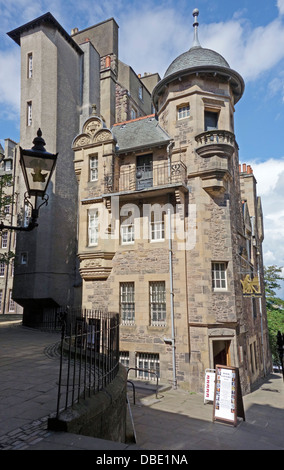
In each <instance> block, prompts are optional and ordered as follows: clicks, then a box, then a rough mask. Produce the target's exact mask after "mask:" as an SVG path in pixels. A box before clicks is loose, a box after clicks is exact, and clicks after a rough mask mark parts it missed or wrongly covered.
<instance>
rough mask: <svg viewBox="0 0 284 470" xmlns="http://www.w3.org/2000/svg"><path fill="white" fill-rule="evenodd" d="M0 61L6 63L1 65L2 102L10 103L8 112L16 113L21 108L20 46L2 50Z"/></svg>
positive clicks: (3, 103) (0, 88) (0, 86)
mask: <svg viewBox="0 0 284 470" xmlns="http://www.w3.org/2000/svg"><path fill="white" fill-rule="evenodd" d="M0 62H1V64H5V67H0V103H1V105H9V107H8V108H7V109H6V112H7V113H11V114H14V113H15V112H19V108H20V48H18V46H17V47H14V48H11V49H10V50H8V51H4V52H3V51H0ZM1 112H3V108H2V110H1Z"/></svg>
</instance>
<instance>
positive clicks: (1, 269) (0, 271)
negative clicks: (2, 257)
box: [0, 261, 6, 277]
mask: <svg viewBox="0 0 284 470" xmlns="http://www.w3.org/2000/svg"><path fill="white" fill-rule="evenodd" d="M5 269H6V264H5V263H4V261H0V277H4V276H5Z"/></svg>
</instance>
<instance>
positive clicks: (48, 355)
mask: <svg viewBox="0 0 284 470" xmlns="http://www.w3.org/2000/svg"><path fill="white" fill-rule="evenodd" d="M59 344H60V335H59V334H57V333H46V332H38V331H35V330H32V329H29V328H24V327H22V325H21V324H14V323H9V324H3V323H1V324H0V372H1V373H0V423H1V424H0V450H18V449H26V448H27V447H29V446H31V445H34V444H36V443H38V442H39V441H40V440H43V439H45V438H46V437H47V436H49V435H50V434H51V432H50V431H49V430H48V429H47V420H48V417H49V416H50V415H51V414H54V413H55V411H56V406H57V393H58V389H57V381H58V371H59V357H60V355H59V349H58V348H59Z"/></svg>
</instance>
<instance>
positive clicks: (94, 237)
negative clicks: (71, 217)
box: [88, 209, 99, 246]
mask: <svg viewBox="0 0 284 470" xmlns="http://www.w3.org/2000/svg"><path fill="white" fill-rule="evenodd" d="M98 234H99V211H98V210H97V209H91V210H89V212H88V245H89V246H93V245H97V244H98Z"/></svg>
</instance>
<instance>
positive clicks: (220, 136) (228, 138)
mask: <svg viewBox="0 0 284 470" xmlns="http://www.w3.org/2000/svg"><path fill="white" fill-rule="evenodd" d="M195 140H196V142H197V144H198V145H199V146H203V145H208V144H209V145H210V144H211V145H212V144H227V145H233V146H234V145H235V135H234V134H233V133H232V132H229V131H222V130H218V129H214V130H213V131H206V132H202V133H201V134H198V135H197V136H196V137H195Z"/></svg>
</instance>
